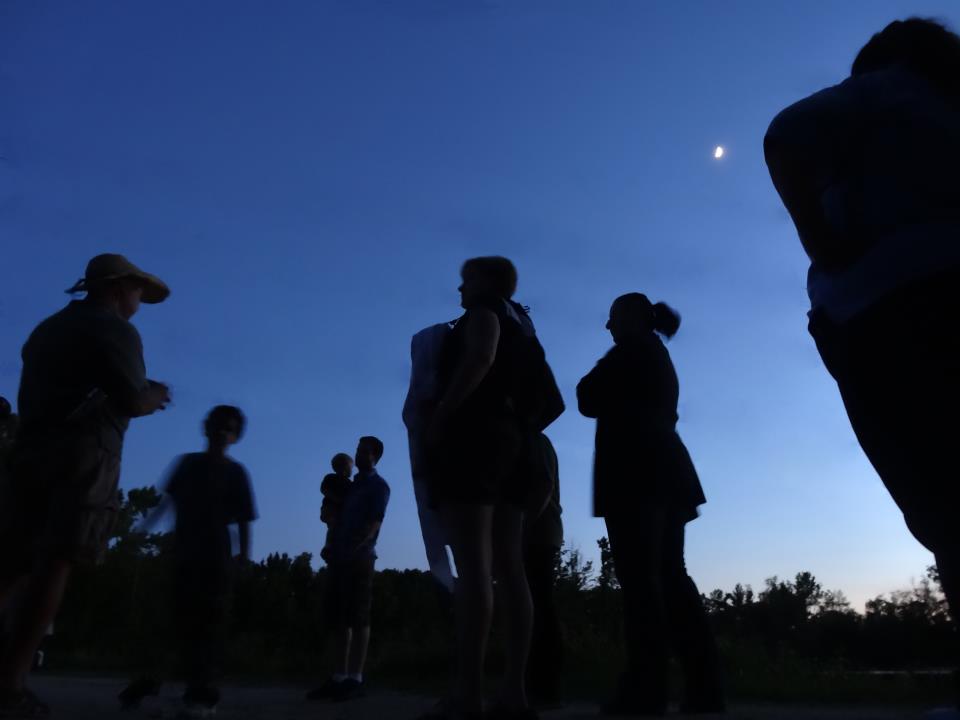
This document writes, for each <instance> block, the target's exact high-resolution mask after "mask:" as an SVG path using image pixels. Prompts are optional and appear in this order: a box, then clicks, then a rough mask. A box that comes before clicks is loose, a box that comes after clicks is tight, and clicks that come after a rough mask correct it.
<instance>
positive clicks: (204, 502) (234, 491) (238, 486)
mask: <svg viewBox="0 0 960 720" xmlns="http://www.w3.org/2000/svg"><path fill="white" fill-rule="evenodd" d="M166 493H167V495H169V496H170V498H171V499H172V500H173V503H174V507H175V508H176V513H177V524H176V536H175V538H176V539H175V548H176V555H177V560H178V564H180V565H181V566H183V565H188V566H190V567H193V568H198V569H210V570H211V571H215V570H219V569H221V568H223V567H225V566H226V565H227V564H228V563H229V562H230V558H231V555H232V552H231V550H232V548H231V542H230V531H229V526H230V525H233V524H235V523H241V522H250V521H252V520H255V519H256V517H257V511H256V505H255V502H254V497H253V490H252V488H251V487H250V477H249V475H248V474H247V471H246V469H245V468H244V467H243V465H241V464H240V463H238V462H236V461H235V460H231V459H230V458H217V457H214V456H212V455H210V454H208V453H191V454H188V455H184V456H183V457H181V458H180V460H179V461H178V462H177V464H176V467H175V468H174V470H173V473H172V474H171V476H170V479H169V481H168V482H167V487H166Z"/></svg>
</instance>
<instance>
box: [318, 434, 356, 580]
mask: <svg viewBox="0 0 960 720" xmlns="http://www.w3.org/2000/svg"><path fill="white" fill-rule="evenodd" d="M330 467H331V468H332V469H333V472H332V473H329V474H328V475H325V476H324V478H323V481H322V482H321V483H320V492H321V493H322V494H323V502H322V503H321V505H320V520H321V521H322V522H324V523H326V524H327V539H326V542H324V544H323V549H322V550H321V551H320V557H321V558H323V559H324V561H327V559H328V555H329V552H330V551H329V550H328V549H327V546H328V545H329V544H330V534H331V533H332V532H333V526H334V525H336V524H337V520H338V518H339V517H340V510H341V508H343V502H344V501H345V500H346V499H347V493H348V492H350V480H351V477H352V476H353V458H352V457H350V456H349V455H347V454H346V453H337V454H336V455H334V456H333V459H332V460H331V461H330Z"/></svg>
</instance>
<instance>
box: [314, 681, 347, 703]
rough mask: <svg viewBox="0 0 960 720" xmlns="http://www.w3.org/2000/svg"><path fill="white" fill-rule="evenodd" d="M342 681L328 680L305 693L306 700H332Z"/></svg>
mask: <svg viewBox="0 0 960 720" xmlns="http://www.w3.org/2000/svg"><path fill="white" fill-rule="evenodd" d="M342 682H343V680H339V681H337V680H334V679H333V678H330V679H329V680H327V681H326V682H325V683H324V684H323V685H321V686H320V687H318V688H314V689H313V690H311V691H310V692H308V693H307V700H311V701H313V700H332V699H333V697H334V696H335V695H336V694H337V689H338V688H339V687H340V684H341V683H342Z"/></svg>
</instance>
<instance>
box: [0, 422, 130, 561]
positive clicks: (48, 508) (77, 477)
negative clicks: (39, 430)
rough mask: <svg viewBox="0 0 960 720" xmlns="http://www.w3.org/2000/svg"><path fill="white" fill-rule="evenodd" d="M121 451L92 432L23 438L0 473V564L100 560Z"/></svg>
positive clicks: (115, 501)
mask: <svg viewBox="0 0 960 720" xmlns="http://www.w3.org/2000/svg"><path fill="white" fill-rule="evenodd" d="M119 482H120V453H119V451H115V450H111V449H110V448H107V447H105V446H104V444H103V443H102V441H101V440H100V439H99V438H98V437H97V436H96V435H94V434H69V433H63V434H61V435H56V436H48V437H44V438H37V439H35V440H33V441H30V442H24V443H21V444H20V445H19V446H18V447H17V448H16V449H15V450H14V451H13V453H12V454H11V456H10V458H9V461H8V463H7V467H6V468H4V471H3V473H2V479H0V485H2V487H0V548H2V549H0V553H2V557H0V565H2V567H3V573H4V574H11V573H12V574H20V573H25V572H29V571H30V570H31V569H32V568H33V567H34V566H35V565H36V564H37V563H41V562H49V561H57V560H66V561H68V562H72V563H98V562H101V561H102V560H103V558H104V556H105V554H106V550H107V544H108V542H109V540H110V536H111V534H112V532H113V528H114V525H115V522H116V517H117V511H118V509H119V495H118V492H117V487H118V484H119Z"/></svg>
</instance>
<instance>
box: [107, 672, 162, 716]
mask: <svg viewBox="0 0 960 720" xmlns="http://www.w3.org/2000/svg"><path fill="white" fill-rule="evenodd" d="M159 693H160V681H159V680H156V679H155V678H152V677H150V676H149V675H141V676H140V677H138V678H137V679H135V680H133V681H132V682H131V683H130V684H129V685H127V686H126V687H125V688H124V689H123V690H121V691H120V694H118V695H117V700H119V701H120V707H121V708H122V709H124V710H132V709H133V708H137V707H140V703H141V702H142V701H143V699H144V698H145V697H147V696H156V695H158V694H159Z"/></svg>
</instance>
